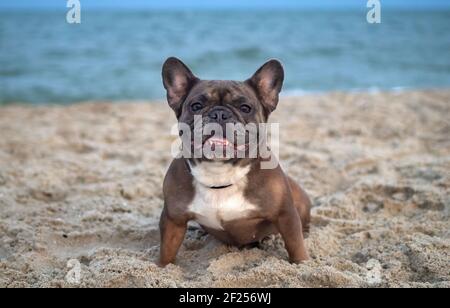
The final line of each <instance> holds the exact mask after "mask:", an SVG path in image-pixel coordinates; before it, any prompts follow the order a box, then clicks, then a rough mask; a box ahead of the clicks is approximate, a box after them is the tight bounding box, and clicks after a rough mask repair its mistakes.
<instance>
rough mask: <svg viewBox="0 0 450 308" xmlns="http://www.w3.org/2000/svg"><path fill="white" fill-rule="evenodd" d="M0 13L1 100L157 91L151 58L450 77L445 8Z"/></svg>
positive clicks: (219, 71)
mask: <svg viewBox="0 0 450 308" xmlns="http://www.w3.org/2000/svg"><path fill="white" fill-rule="evenodd" d="M366 14H367V12H366V11H364V10H355V11H345V10H338V11H326V10H309V11H308V10H306V11H305V10H291V11H283V10H273V11H264V10H247V11H245V10H241V11H238V10H226V11H217V10H216V11H207V10H197V11H192V10H185V11H178V10H170V11H154V10H143V11H139V10H123V11H120V10H107V11H96V10H89V11H82V12H81V23H80V24H69V23H68V22H67V20H66V12H65V11H45V10H40V11H31V10H29V11H1V12H0V104H8V103H16V102H21V103H26V104H42V103H52V104H69V103H76V102H82V101H86V100H89V101H93V100H95V101H97V100H98V101H105V100H108V101H128V100H146V101H147V100H158V99H162V98H164V96H165V92H164V89H163V86H162V82H161V65H162V64H163V62H164V60H165V59H166V58H167V57H169V56H176V57H178V58H180V59H182V60H183V61H184V62H185V63H186V64H187V65H188V66H189V67H190V68H191V69H192V71H193V72H194V73H195V74H196V75H197V76H199V77H200V78H204V79H233V80H245V79H247V78H249V77H250V76H251V75H252V74H253V73H254V72H255V71H256V70H257V69H258V68H259V67H260V66H261V65H262V64H263V63H264V62H265V61H267V60H268V59H271V58H277V59H279V60H281V61H282V62H283V63H284V67H285V70H286V80H285V85H284V91H283V93H284V95H303V94H305V93H316V92H327V91H384V90H389V91H390V90H394V91H402V90H405V89H406V90H407V89H434V88H449V87H450V11H449V10H446V11H418V10H416V11H401V10H384V11H382V15H381V23H379V24H377V23H375V24H370V23H368V21H367V18H366Z"/></svg>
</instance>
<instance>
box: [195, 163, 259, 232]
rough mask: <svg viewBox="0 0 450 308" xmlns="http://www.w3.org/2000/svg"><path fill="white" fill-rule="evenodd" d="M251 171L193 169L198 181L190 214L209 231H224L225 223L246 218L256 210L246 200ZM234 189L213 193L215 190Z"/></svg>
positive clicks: (226, 167) (203, 165) (223, 166)
mask: <svg viewBox="0 0 450 308" xmlns="http://www.w3.org/2000/svg"><path fill="white" fill-rule="evenodd" d="M249 170H250V169H249V167H246V168H239V167H233V166H231V165H226V164H223V163H201V164H199V165H197V166H195V167H192V166H191V171H192V174H193V176H194V178H195V182H194V186H195V197H194V200H193V201H192V203H191V205H190V206H189V211H190V212H191V213H192V214H194V215H195V220H196V221H197V222H198V223H199V224H201V225H204V226H206V227H209V228H213V229H216V230H223V226H222V222H227V221H232V220H237V219H241V218H246V217H248V216H249V214H250V213H251V212H252V211H254V210H256V206H255V205H253V204H251V203H250V202H248V201H247V200H246V198H245V196H244V189H245V187H246V185H247V178H246V175H247V173H248V172H249ZM230 184H232V186H230V187H227V188H224V189H211V188H210V187H212V186H226V185H230Z"/></svg>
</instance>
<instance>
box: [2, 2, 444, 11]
mask: <svg viewBox="0 0 450 308" xmlns="http://www.w3.org/2000/svg"><path fill="white" fill-rule="evenodd" d="M79 1H80V3H81V6H82V8H84V9H89V8H109V9H114V8H126V9H144V8H145V9H177V8H178V9H198V8H202V9H222V8H227V9H240V8H262V9H263V8H277V9H283V8H298V9H308V8H324V9H344V8H361V7H365V6H366V3H367V0H79ZM380 1H381V4H382V6H384V7H392V8H393V7H395V8H403V9H422V8H433V9H436V8H450V1H449V0H380ZM66 2H67V1H66V0H1V1H0V9H65V8H66Z"/></svg>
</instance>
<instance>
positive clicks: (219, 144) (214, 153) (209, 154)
mask: <svg viewBox="0 0 450 308" xmlns="http://www.w3.org/2000/svg"><path fill="white" fill-rule="evenodd" d="M192 147H193V150H194V152H195V153H197V154H198V153H201V156H202V157H205V158H208V159H233V158H245V157H247V156H248V150H249V148H250V145H249V143H242V142H237V141H234V142H232V141H230V140H228V139H227V138H223V137H218V136H213V137H206V138H204V139H203V141H201V142H198V143H196V142H195V141H192Z"/></svg>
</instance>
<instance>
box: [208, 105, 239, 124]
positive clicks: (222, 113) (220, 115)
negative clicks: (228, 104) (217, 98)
mask: <svg viewBox="0 0 450 308" xmlns="http://www.w3.org/2000/svg"><path fill="white" fill-rule="evenodd" d="M232 116H233V114H232V113H231V111H229V110H227V109H225V108H222V107H217V108H214V109H213V110H211V111H210V112H209V113H208V117H209V118H210V119H212V120H215V121H217V122H222V121H226V120H228V119H231V117H232Z"/></svg>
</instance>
